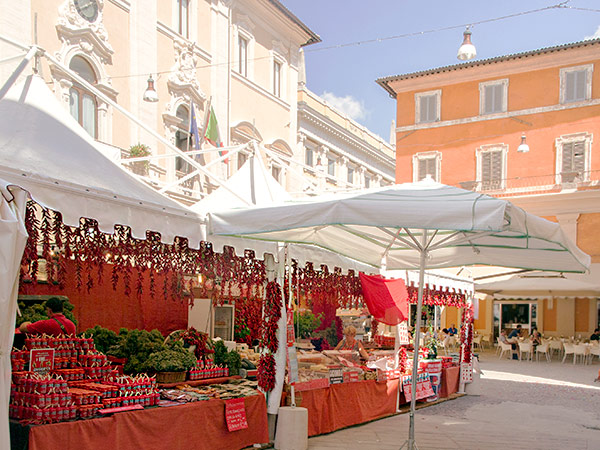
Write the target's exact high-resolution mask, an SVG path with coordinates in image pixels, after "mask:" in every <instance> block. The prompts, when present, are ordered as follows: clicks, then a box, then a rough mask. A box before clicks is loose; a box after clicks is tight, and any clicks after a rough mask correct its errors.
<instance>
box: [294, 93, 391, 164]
mask: <svg viewBox="0 0 600 450" xmlns="http://www.w3.org/2000/svg"><path fill="white" fill-rule="evenodd" d="M303 119H304V120H306V121H307V122H308V123H310V124H312V125H313V126H315V128H318V129H320V130H323V131H324V134H325V135H329V136H334V137H336V138H338V139H340V140H341V141H343V142H345V143H347V144H350V146H351V147H353V148H354V149H356V150H358V151H359V152H361V153H366V154H367V155H368V156H369V157H371V158H373V159H375V160H377V161H379V162H380V163H382V164H384V165H387V166H389V167H392V168H394V169H395V165H396V163H395V161H394V159H393V158H390V157H389V156H387V155H385V154H384V153H383V152H381V151H380V150H379V149H377V148H375V147H373V146H372V145H371V144H369V143H367V142H365V141H364V140H361V139H359V138H358V137H356V136H355V135H354V134H352V133H350V132H349V131H347V130H345V129H344V128H342V127H340V126H339V125H338V124H336V123H334V122H333V121H331V120H330V119H328V118H327V117H325V116H323V115H321V114H319V113H318V112H316V111H314V110H313V109H312V108H307V107H306V104H305V103H303V102H299V103H298V128H299V131H302V128H303V126H302V120H303Z"/></svg>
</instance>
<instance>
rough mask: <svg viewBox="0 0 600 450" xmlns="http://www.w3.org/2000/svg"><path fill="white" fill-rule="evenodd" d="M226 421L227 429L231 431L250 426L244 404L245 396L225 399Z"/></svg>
mask: <svg viewBox="0 0 600 450" xmlns="http://www.w3.org/2000/svg"><path fill="white" fill-rule="evenodd" d="M225 421H226V422H227V429H228V430H229V431H230V432H231V431H238V430H244V429H246V428H248V421H247V420H246V406H245V405H244V399H243V398H234V399H231V400H226V401H225Z"/></svg>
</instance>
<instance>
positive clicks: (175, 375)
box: [156, 372, 187, 383]
mask: <svg viewBox="0 0 600 450" xmlns="http://www.w3.org/2000/svg"><path fill="white" fill-rule="evenodd" d="M186 374H187V372H157V373H156V381H157V383H178V382H180V381H185V376H186Z"/></svg>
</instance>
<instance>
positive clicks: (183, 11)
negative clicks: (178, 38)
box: [177, 0, 190, 38]
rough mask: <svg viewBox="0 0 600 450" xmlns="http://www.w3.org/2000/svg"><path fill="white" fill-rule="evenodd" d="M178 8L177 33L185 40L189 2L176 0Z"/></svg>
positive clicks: (187, 34)
mask: <svg viewBox="0 0 600 450" xmlns="http://www.w3.org/2000/svg"><path fill="white" fill-rule="evenodd" d="M177 4H178V5H177V6H178V7H179V14H178V16H177V17H178V22H179V23H178V24H177V31H178V32H179V34H180V35H182V36H183V37H185V38H189V4H190V2H189V0H178V1H177Z"/></svg>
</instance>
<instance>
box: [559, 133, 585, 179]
mask: <svg viewBox="0 0 600 450" xmlns="http://www.w3.org/2000/svg"><path fill="white" fill-rule="evenodd" d="M584 172H585V140H582V141H576V142H566V143H564V144H563V145H562V169H561V180H562V182H563V183H573V182H574V181H575V178H578V179H579V180H581V181H583V179H584Z"/></svg>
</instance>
